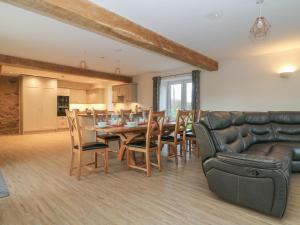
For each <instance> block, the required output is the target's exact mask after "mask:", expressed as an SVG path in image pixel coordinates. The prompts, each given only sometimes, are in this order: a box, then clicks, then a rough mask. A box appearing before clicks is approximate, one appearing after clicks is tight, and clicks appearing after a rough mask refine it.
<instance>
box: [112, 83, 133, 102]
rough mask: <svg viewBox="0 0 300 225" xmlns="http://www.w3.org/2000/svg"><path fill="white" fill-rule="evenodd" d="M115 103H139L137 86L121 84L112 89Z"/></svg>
mask: <svg viewBox="0 0 300 225" xmlns="http://www.w3.org/2000/svg"><path fill="white" fill-rule="evenodd" d="M112 93H113V94H112V101H113V103H132V102H137V84H135V83H132V84H121V85H114V86H113V87H112Z"/></svg>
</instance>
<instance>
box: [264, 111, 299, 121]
mask: <svg viewBox="0 0 300 225" xmlns="http://www.w3.org/2000/svg"><path fill="white" fill-rule="evenodd" d="M269 115H270V121H271V122H272V123H279V124H300V112H294V111H286V112H282V111H271V112H269Z"/></svg>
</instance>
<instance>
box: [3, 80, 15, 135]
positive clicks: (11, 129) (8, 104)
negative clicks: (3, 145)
mask: <svg viewBox="0 0 300 225" xmlns="http://www.w3.org/2000/svg"><path fill="white" fill-rule="evenodd" d="M19 82H20V80H19V78H16V77H6V76H0V135H1V134H17V133H19V130H20V127H19V124H20V123H19V122H20V99H19Z"/></svg>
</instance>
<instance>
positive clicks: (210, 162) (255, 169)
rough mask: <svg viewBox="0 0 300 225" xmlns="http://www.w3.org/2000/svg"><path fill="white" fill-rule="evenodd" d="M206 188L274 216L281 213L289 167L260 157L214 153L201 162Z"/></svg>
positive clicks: (233, 201) (277, 161)
mask: <svg viewBox="0 0 300 225" xmlns="http://www.w3.org/2000/svg"><path fill="white" fill-rule="evenodd" d="M203 169H204V171H205V174H206V178H207V181H208V186H209V188H210V190H211V191H213V192H214V193H216V194H217V195H218V196H219V197H220V198H222V199H224V200H227V201H229V202H232V203H234V204H238V205H242V206H246V207H249V208H252V209H255V210H257V211H260V212H263V213H267V214H270V215H273V216H276V217H282V215H283V214H284V211H285V207H286V202H287V194H288V183H289V168H288V166H286V165H285V163H283V162H281V161H279V160H275V159H272V158H268V157H264V156H257V155H256V156H254V155H247V154H239V153H229V152H218V153H217V154H216V157H212V158H210V159H207V160H206V161H205V162H204V163H203Z"/></svg>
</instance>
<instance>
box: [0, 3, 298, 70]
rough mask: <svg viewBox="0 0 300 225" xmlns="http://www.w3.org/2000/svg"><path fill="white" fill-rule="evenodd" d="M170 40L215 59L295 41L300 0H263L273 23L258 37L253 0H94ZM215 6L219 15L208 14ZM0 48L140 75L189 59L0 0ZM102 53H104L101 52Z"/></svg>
mask: <svg viewBox="0 0 300 225" xmlns="http://www.w3.org/2000/svg"><path fill="white" fill-rule="evenodd" d="M92 2H94V3H96V4H99V5H101V6H103V7H105V8H107V9H109V10H111V11H113V12H116V13H117V14H119V15H121V16H123V17H126V18H128V19H130V20H132V21H134V22H136V23H138V24H140V25H142V26H144V27H146V28H149V29H151V30H153V31H155V32H157V33H159V34H161V35H163V36H165V37H167V38H170V39H171V40H174V41H176V42H178V43H181V44H183V45H185V46H186V47H189V48H192V49H194V50H196V51H199V52H200V53H203V54H205V55H207V56H209V57H212V58H215V59H217V60H219V61H221V60H223V59H230V58H240V57H246V56H250V55H260V54H266V53H275V52H280V51H285V50H290V49H296V48H300V29H298V28H299V27H300V14H299V8H300V1H299V0H265V4H264V6H263V11H262V12H263V15H264V16H265V17H266V18H267V19H268V20H269V22H270V23H271V24H272V28H271V33H270V35H269V36H268V38H267V39H266V40H264V41H259V42H253V41H251V40H250V38H249V36H248V34H249V29H250V26H251V25H252V23H253V22H254V19H255V17H257V16H258V7H257V5H256V4H255V2H256V1H255V0H226V1H224V0H164V1H161V0H151V1H147V0H143V1H142V0H126V1H119V0H92ZM216 12H217V13H218V15H219V16H218V17H216V16H214V14H215V13H216ZM0 26H1V31H0V53H1V54H8V55H13V56H19V57H25V58H32V59H36V60H41V61H49V62H53V63H59V64H65V65H71V66H78V65H79V62H80V60H81V59H85V60H86V61H87V63H88V66H89V68H91V69H95V70H101V71H105V72H114V70H115V68H116V67H120V68H121V73H123V74H126V75H138V74H146V73H153V72H159V71H167V70H176V69H182V68H185V67H189V65H187V64H185V63H182V62H179V61H177V60H174V59H170V58H167V57H164V56H161V55H158V54H156V53H152V52H149V51H147V50H143V49H140V48H136V47H133V46H130V45H127V44H124V43H121V42H117V41H115V40H112V39H108V38H106V37H104V36H101V35H98V34H95V33H91V32H88V31H85V30H82V29H79V28H77V27H73V26H71V25H67V24H64V23H62V22H59V21H56V20H54V19H51V18H48V17H44V16H41V15H39V14H35V13H32V12H28V11H25V10H23V9H20V8H17V7H15V6H12V5H8V4H6V3H3V2H0ZM101 57H104V58H101Z"/></svg>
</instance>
